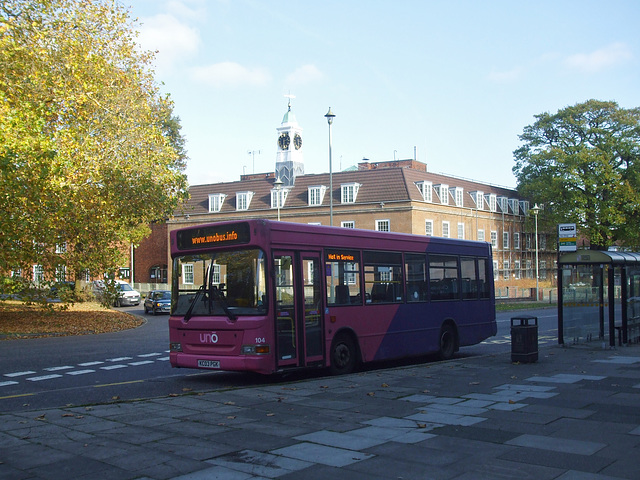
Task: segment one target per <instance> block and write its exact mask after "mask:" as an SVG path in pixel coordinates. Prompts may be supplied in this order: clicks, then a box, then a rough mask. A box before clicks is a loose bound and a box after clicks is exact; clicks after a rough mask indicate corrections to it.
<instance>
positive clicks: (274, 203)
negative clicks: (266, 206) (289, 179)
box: [271, 188, 290, 208]
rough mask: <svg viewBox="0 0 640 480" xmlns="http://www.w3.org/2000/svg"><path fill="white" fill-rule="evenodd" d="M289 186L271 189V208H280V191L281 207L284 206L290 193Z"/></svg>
mask: <svg viewBox="0 0 640 480" xmlns="http://www.w3.org/2000/svg"><path fill="white" fill-rule="evenodd" d="M289 190H290V189H289V188H280V189H277V188H272V189H271V208H278V191H279V192H280V208H282V207H284V202H286V201H287V195H289Z"/></svg>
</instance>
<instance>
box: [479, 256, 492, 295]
mask: <svg viewBox="0 0 640 480" xmlns="http://www.w3.org/2000/svg"><path fill="white" fill-rule="evenodd" d="M489 278H491V274H490V273H489V261H488V260H487V259H486V258H478V292H479V293H480V298H489V297H490V296H491V285H490V284H489V281H488V279H489Z"/></svg>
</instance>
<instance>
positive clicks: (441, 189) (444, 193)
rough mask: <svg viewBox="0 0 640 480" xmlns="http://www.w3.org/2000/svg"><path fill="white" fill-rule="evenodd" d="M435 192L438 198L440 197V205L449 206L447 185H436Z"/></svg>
mask: <svg viewBox="0 0 640 480" xmlns="http://www.w3.org/2000/svg"><path fill="white" fill-rule="evenodd" d="M436 192H438V197H440V203H441V204H442V205H449V185H446V184H444V183H443V184H440V185H436Z"/></svg>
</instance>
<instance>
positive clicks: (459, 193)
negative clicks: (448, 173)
mask: <svg viewBox="0 0 640 480" xmlns="http://www.w3.org/2000/svg"><path fill="white" fill-rule="evenodd" d="M453 198H455V200H456V207H464V188H462V187H456V188H454V189H453Z"/></svg>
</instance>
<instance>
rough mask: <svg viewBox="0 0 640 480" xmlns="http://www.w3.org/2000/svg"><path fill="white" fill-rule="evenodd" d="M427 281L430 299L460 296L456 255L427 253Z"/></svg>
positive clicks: (448, 298)
mask: <svg viewBox="0 0 640 480" xmlns="http://www.w3.org/2000/svg"><path fill="white" fill-rule="evenodd" d="M429 282H430V287H431V288H430V290H431V300H458V299H459V298H460V288H459V282H460V277H459V276H458V257H456V256H453V255H429Z"/></svg>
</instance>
